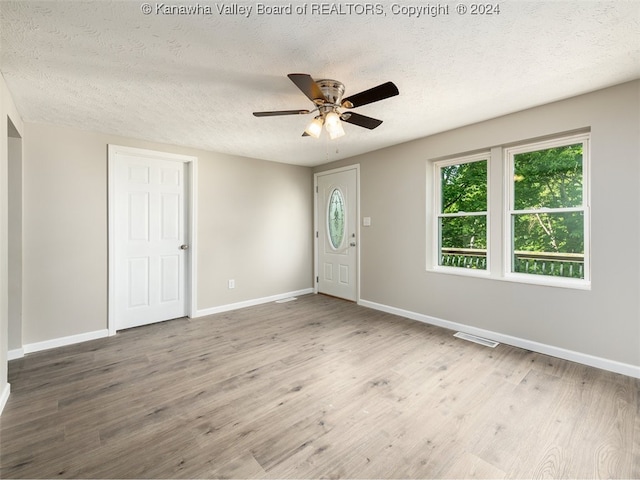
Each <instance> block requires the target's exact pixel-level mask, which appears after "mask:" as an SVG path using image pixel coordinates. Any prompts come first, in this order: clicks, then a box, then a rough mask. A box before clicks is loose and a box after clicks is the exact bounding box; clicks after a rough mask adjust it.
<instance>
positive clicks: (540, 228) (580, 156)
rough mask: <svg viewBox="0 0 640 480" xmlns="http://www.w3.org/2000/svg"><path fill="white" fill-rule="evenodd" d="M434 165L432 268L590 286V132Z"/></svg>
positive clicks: (453, 272)
mask: <svg viewBox="0 0 640 480" xmlns="http://www.w3.org/2000/svg"><path fill="white" fill-rule="evenodd" d="M432 165H433V170H432V171H433V191H434V196H433V203H432V205H433V215H432V218H433V223H432V224H431V226H430V227H429V229H430V231H431V235H430V237H431V238H432V239H433V243H432V245H433V246H432V247H431V248H430V250H429V252H431V254H430V256H429V258H428V260H427V262H428V267H427V268H428V269H432V270H434V271H438V272H443V273H452V274H460V275H476V276H484V277H488V278H492V279H495V280H508V281H517V282H524V283H536V284H542V285H551V286H561V287H569V288H589V287H590V258H589V238H590V214H589V181H588V180H589V134H588V133H583V134H576V135H565V136H562V137H557V138H555V139H552V140H546V141H537V142H530V143H528V144H521V145H518V146H510V147H502V146H496V147H493V148H492V149H491V151H490V152H486V153H482V154H477V155H468V156H460V157H457V158H453V159H448V160H436V161H434V162H433V163H432ZM490 172H493V174H491V175H490ZM498 210H500V212H499V214H495V213H496V211H498ZM490 232H493V235H490Z"/></svg>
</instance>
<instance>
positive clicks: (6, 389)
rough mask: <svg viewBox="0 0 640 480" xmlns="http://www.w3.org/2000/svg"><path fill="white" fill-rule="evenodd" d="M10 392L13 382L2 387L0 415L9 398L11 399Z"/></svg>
mask: <svg viewBox="0 0 640 480" xmlns="http://www.w3.org/2000/svg"><path fill="white" fill-rule="evenodd" d="M10 393H11V384H10V383H7V384H6V385H5V386H4V388H3V389H2V393H1V394H0V415H2V410H4V406H5V405H6V404H7V400H9V394H10Z"/></svg>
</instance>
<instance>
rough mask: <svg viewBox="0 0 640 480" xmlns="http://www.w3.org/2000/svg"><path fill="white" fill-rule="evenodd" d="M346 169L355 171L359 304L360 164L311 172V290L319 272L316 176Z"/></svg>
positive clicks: (316, 286)
mask: <svg viewBox="0 0 640 480" xmlns="http://www.w3.org/2000/svg"><path fill="white" fill-rule="evenodd" d="M347 170H355V171H356V247H355V248H356V303H358V304H360V242H361V241H362V238H361V236H360V164H359V163H356V164H354V165H348V166H346V167H340V168H334V169H332V170H325V171H323V172H317V173H314V174H313V192H314V193H313V195H314V201H313V292H314V293H316V294H317V293H318V277H319V276H320V272H319V269H318V255H319V249H318V240H319V239H318V232H319V229H318V226H319V220H318V177H320V176H323V175H331V174H333V173H340V172H344V171H347Z"/></svg>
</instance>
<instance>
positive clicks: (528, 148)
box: [502, 133, 591, 290]
mask: <svg viewBox="0 0 640 480" xmlns="http://www.w3.org/2000/svg"><path fill="white" fill-rule="evenodd" d="M589 140H590V134H589V133H582V134H577V135H569V136H563V137H557V138H554V139H552V140H546V141H540V142H531V143H527V144H522V145H518V146H516V147H508V148H505V149H504V172H505V173H504V185H503V189H504V190H503V191H504V192H505V197H504V209H503V210H504V216H503V231H504V239H503V246H504V247H503V262H502V265H503V272H502V276H503V278H504V279H505V280H508V281H515V282H519V283H530V284H535V285H546V286H554V287H564V288H576V289H585V290H588V289H590V288H591V250H590V237H591V222H590V217H591V215H590V190H591V189H590V152H589ZM576 143H582V145H583V150H582V205H580V206H579V207H567V208H544V209H533V210H514V209H513V199H514V182H513V167H514V165H513V162H514V157H515V155H517V154H519V153H527V152H535V151H539V150H546V149H549V148H555V147H562V146H566V145H572V144H576ZM516 212H517V213H518V214H523V213H536V212H538V213H540V212H544V213H554V212H556V213H562V212H583V221H584V224H583V228H584V232H583V234H584V279H579V278H564V277H552V276H547V275H534V274H527V273H516V272H512V271H511V268H512V258H513V256H512V248H513V242H512V225H511V216H512V214H514V213H516Z"/></svg>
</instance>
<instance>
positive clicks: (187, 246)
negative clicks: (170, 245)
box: [180, 245, 189, 250]
mask: <svg viewBox="0 0 640 480" xmlns="http://www.w3.org/2000/svg"><path fill="white" fill-rule="evenodd" d="M188 249H189V245H180V250H188Z"/></svg>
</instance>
